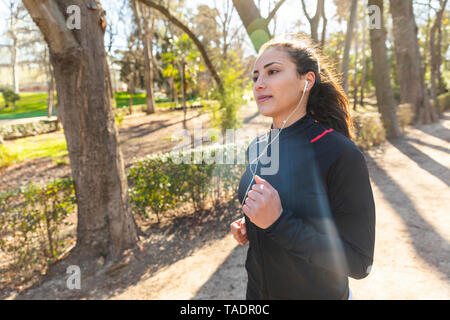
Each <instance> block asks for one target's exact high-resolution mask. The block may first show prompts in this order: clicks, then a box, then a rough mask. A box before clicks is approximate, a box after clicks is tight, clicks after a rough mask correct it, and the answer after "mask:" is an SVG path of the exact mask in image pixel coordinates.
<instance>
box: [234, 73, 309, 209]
mask: <svg viewBox="0 0 450 320" xmlns="http://www.w3.org/2000/svg"><path fill="white" fill-rule="evenodd" d="M308 84H309V81H308V80H306V83H305V87H304V88H303V93H302V97H301V98H300V101H299V102H298V104H297V106H296V107H295V109H294V110H293V111H292V112H291V114H290V115H289V116H288V117H287V118H286V119H285V120H283V125H282V126H281V128H280V131H278V134H277V135H276V136H275V138H273V139H272V141H270V142H269V144H268V145H267V146H266V148H265V149H264V151H263V152H261V155H260V156H258V157H257V158H256V159H255V160H253V161H252V162H250V163H249V166H250V171H251V172H252V174H253V176H252V180H251V181H250V184H249V185H248V187H247V191H246V192H245V195H244V198H243V199H242V203H241V205H242V206H243V205H244V202H245V198H246V197H247V193H248V190H249V189H250V186H251V185H252V183H253V180H254V179H255V175H256V171H257V170H258V163H259V161H258V160H259V158H261V156H262V155H263V154H265V152H266V150H267V148H268V147H269V146H270V145H271V144H272V142H273V141H275V139H276V138H278V136H279V135H280V133H281V131H282V130H283V129H284V126H285V124H286V122H287V121H288V120H289V118H290V117H291V116H292V114H293V113H294V112H295V111H296V110H297V108H298V107H299V106H300V104H301V103H302V100H303V97H304V95H305V92H306V89H307V88H308ZM264 141H265V140H264ZM256 143H260V142H256ZM255 161H256V166H255V171H253V170H252V164H253V163H254V162H255Z"/></svg>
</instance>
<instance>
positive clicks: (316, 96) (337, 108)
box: [258, 33, 353, 140]
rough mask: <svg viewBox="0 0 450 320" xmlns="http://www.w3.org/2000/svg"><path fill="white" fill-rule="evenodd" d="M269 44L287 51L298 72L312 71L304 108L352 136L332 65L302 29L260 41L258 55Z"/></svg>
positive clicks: (346, 134) (341, 92)
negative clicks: (261, 44) (313, 80)
mask: <svg viewBox="0 0 450 320" xmlns="http://www.w3.org/2000/svg"><path fill="white" fill-rule="evenodd" d="M270 48H279V49H282V50H284V51H285V52H287V53H288V54H289V56H290V57H291V58H292V60H293V62H294V63H295V64H296V66H297V72H298V74H299V75H304V74H306V73H308V72H309V71H312V72H314V74H315V76H316V80H315V83H314V86H313V87H312V89H311V91H310V93H309V97H308V103H307V105H306V112H307V113H309V114H311V116H312V117H313V118H314V119H315V120H316V121H317V122H318V123H321V124H324V125H326V126H328V127H329V128H333V129H334V130H336V131H338V132H340V133H342V134H343V135H345V136H346V137H347V138H349V139H350V140H352V131H353V121H352V119H351V116H350V113H349V102H348V99H347V96H346V95H345V92H344V90H343V89H342V86H341V84H340V81H339V80H337V79H338V77H337V73H336V71H335V68H334V67H333V66H332V65H331V63H329V62H328V61H327V59H326V58H325V56H324V55H323V54H322V53H321V49H320V48H319V46H318V45H317V44H316V43H315V42H314V41H313V40H312V39H311V38H310V37H309V36H307V35H305V34H303V33H298V34H289V35H286V36H283V37H277V38H274V39H271V40H269V41H268V42H266V43H265V44H263V46H262V47H261V48H260V50H259V53H258V55H261V54H262V53H263V52H264V51H266V50H267V49H270Z"/></svg>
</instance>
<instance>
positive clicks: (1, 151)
mask: <svg viewBox="0 0 450 320" xmlns="http://www.w3.org/2000/svg"><path fill="white" fill-rule="evenodd" d="M17 160H19V156H18V155H17V154H16V153H15V152H13V151H11V150H10V148H9V147H7V146H6V145H4V144H0V169H3V168H6V167H8V166H10V165H12V164H13V163H14V162H16V161H17Z"/></svg>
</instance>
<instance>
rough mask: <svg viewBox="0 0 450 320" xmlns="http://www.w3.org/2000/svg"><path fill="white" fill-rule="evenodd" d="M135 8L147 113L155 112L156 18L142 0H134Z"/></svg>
mask: <svg viewBox="0 0 450 320" xmlns="http://www.w3.org/2000/svg"><path fill="white" fill-rule="evenodd" d="M132 4H133V9H134V13H135V15H136V21H137V26H138V30H139V36H140V39H141V42H142V45H143V47H144V65H145V72H144V74H145V80H144V82H145V92H146V96H147V98H146V102H147V113H148V114H151V113H155V98H154V96H153V53H152V50H153V23H154V19H151V18H150V8H149V7H147V6H145V5H143V4H142V3H141V2H139V3H136V0H133V2H132ZM150 19H151V20H152V26H151V28H150V29H149V27H148V22H149V21H148V20H150Z"/></svg>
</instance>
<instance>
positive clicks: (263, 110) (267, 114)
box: [258, 105, 274, 117]
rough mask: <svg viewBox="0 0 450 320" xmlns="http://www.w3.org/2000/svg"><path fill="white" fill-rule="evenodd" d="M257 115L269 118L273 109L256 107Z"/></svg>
mask: <svg viewBox="0 0 450 320" xmlns="http://www.w3.org/2000/svg"><path fill="white" fill-rule="evenodd" d="M258 109H259V113H260V114H262V115H263V116H265V117H271V116H272V114H273V111H274V108H271V107H270V106H264V105H262V106H258Z"/></svg>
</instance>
